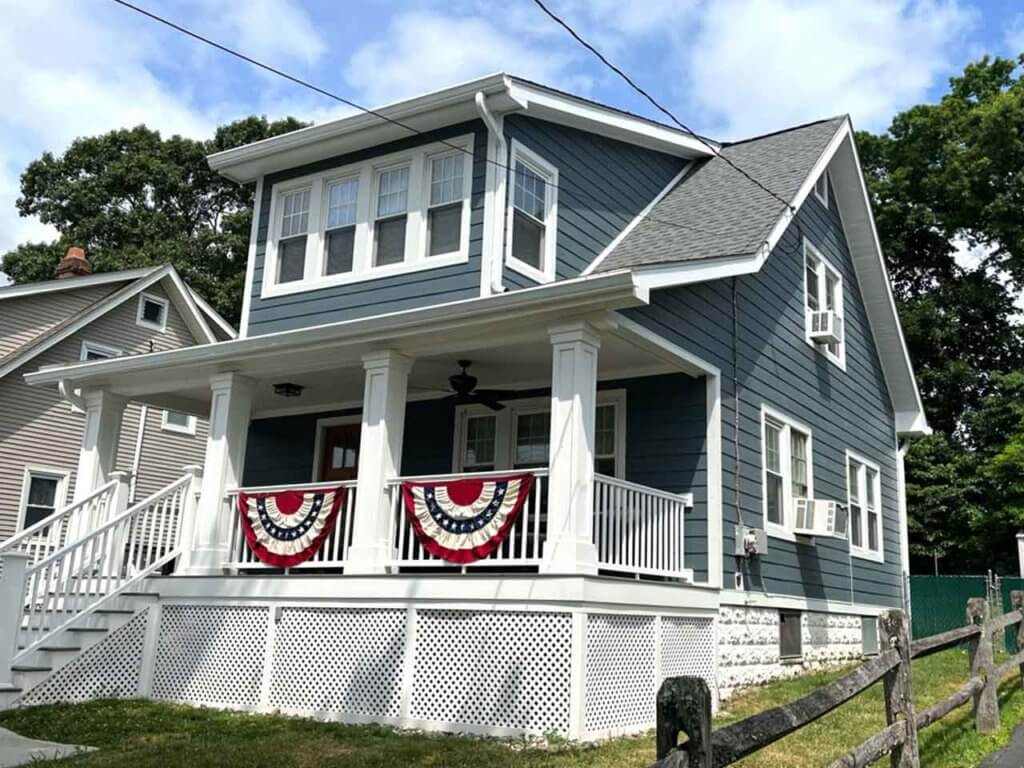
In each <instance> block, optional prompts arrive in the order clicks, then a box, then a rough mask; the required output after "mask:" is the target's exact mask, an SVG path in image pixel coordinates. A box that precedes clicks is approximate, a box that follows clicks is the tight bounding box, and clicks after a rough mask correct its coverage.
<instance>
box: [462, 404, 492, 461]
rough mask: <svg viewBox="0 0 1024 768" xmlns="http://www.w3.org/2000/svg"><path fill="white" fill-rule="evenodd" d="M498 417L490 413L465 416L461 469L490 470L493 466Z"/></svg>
mask: <svg viewBox="0 0 1024 768" xmlns="http://www.w3.org/2000/svg"><path fill="white" fill-rule="evenodd" d="M497 426H498V418H497V416H494V415H492V414H483V415H479V416H467V417H466V423H465V430H466V432H465V437H464V438H463V443H464V445H463V448H462V471H464V472H490V471H491V470H493V469H494V467H495V461H496V454H495V448H496V441H497V434H496V433H497Z"/></svg>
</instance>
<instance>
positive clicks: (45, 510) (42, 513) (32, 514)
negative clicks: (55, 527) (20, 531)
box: [22, 506, 57, 532]
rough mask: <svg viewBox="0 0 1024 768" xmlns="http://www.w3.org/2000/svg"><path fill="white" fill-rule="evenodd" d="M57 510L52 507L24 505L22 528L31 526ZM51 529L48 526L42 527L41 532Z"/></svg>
mask: <svg viewBox="0 0 1024 768" xmlns="http://www.w3.org/2000/svg"><path fill="white" fill-rule="evenodd" d="M56 511H57V510H56V509H54V508H53V507H33V506H26V507H25V523H24V525H23V526H22V527H23V528H31V527H32V526H33V525H35V524H36V523H38V522H39V521H40V520H45V519H46V518H48V517H49V516H50V515H52V514H53V513H54V512H56ZM47 530H51V527H50V526H47V527H46V528H44V529H43V532H45V531H47Z"/></svg>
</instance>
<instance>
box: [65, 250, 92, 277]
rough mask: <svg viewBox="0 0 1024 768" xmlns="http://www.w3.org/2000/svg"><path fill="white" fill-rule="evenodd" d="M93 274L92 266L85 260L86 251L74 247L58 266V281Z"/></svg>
mask: <svg viewBox="0 0 1024 768" xmlns="http://www.w3.org/2000/svg"><path fill="white" fill-rule="evenodd" d="M91 274H92V264H90V263H89V260H88V259H87V258H85V250H84V249H82V248H78V247H76V246H72V247H71V248H68V252H67V254H66V255H65V256H64V258H63V259H61V260H60V264H58V265H57V279H58V280H63V279H64V278H66V277H81V276H83V275H91Z"/></svg>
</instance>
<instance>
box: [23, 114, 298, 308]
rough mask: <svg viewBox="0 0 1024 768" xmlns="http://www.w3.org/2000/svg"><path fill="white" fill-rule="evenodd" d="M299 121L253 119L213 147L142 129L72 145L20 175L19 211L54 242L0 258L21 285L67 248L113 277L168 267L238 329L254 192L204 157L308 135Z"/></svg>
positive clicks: (46, 273) (43, 273)
mask: <svg viewBox="0 0 1024 768" xmlns="http://www.w3.org/2000/svg"><path fill="white" fill-rule="evenodd" d="M303 125H304V124H303V123H301V122H299V121H298V120H295V119H294V118H290V117H289V118H285V119H283V120H277V121H274V122H269V121H268V120H267V119H266V118H265V117H248V118H245V119H242V120H238V121H235V122H233V123H229V124H227V125H223V126H221V127H219V128H218V129H217V131H216V133H215V135H214V137H213V138H212V139H210V140H208V141H195V140H193V139H186V138H182V137H181V136H171V137H170V138H167V139H164V138H162V137H161V135H160V133H159V132H158V131H154V130H151V129H149V128H146V127H145V126H142V125H140V126H137V127H135V128H130V129H121V130H115V131H111V132H109V133H106V134H103V135H101V136H92V137H87V138H80V139H77V140H75V141H74V142H73V143H72V144H71V146H70V147H69V148H68V149H67V151H65V152H64V154H63V155H60V156H55V155H53V154H52V153H50V152H45V153H43V155H42V157H40V158H39V159H38V160H34V161H33V162H32V163H30V164H29V165H28V167H27V168H26V169H25V172H24V173H23V174H22V176H21V197H19V198H18V202H17V205H18V210H19V212H20V213H21V214H22V215H23V216H38V217H39V218H40V220H42V221H43V222H45V223H47V224H51V225H53V226H54V227H55V228H56V229H57V231H58V232H59V233H60V236H59V238H58V239H57V240H55V241H54V242H51V243H26V244H22V245H19V246H18V247H17V248H15V249H14V250H12V251H10V252H8V253H7V254H5V255H4V257H3V271H4V272H6V273H7V275H8V276H9V277H10V278H11V279H13V280H14V281H15V282H16V283H23V282H31V281H35V280H47V279H49V278H51V277H53V271H54V268H55V267H56V265H57V262H58V261H59V260H60V258H61V256H63V254H64V251H65V250H66V249H67V247H68V246H70V245H79V246H82V247H84V248H85V249H86V251H87V253H88V256H89V259H90V261H91V262H92V264H93V269H94V270H95V271H97V272H109V271H114V270H119V269H129V268H132V267H141V266H151V265H157V264H166V263H170V264H173V265H174V266H175V268H176V269H177V270H178V271H179V272H180V273H181V275H182V277H183V279H184V280H185V281H186V282H187V283H188V284H189V285H191V286H192V287H193V288H194V289H195V290H196V291H198V292H199V293H200V294H202V296H203V297H204V298H205V299H206V300H207V301H209V302H210V303H211V304H212V305H213V306H214V307H215V308H216V309H217V310H218V311H219V312H221V314H223V315H224V316H225V317H226V318H228V319H229V320H230V321H232V322H236V323H237V321H238V319H239V317H240V314H241V301H242V289H243V285H244V281H245V265H246V258H247V254H248V242H249V231H250V225H251V221H252V207H253V187H252V186H251V185H249V186H242V185H239V184H235V183H234V182H231V181H228V180H227V179H225V178H223V177H221V176H219V175H218V174H216V173H214V172H213V171H211V170H210V168H209V166H208V165H207V163H206V156H207V155H208V154H210V153H212V152H219V151H222V150H225V149H230V148H231V147H235V146H239V145H241V144H245V143H248V142H251V141H258V140H259V139H264V138H268V137H270V136H276V135H278V134H281V133H286V132H288V131H293V130H296V129H298V128H301V127H303Z"/></svg>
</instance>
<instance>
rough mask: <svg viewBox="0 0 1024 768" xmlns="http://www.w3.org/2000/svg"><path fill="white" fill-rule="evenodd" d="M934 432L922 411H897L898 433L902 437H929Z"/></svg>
mask: <svg viewBox="0 0 1024 768" xmlns="http://www.w3.org/2000/svg"><path fill="white" fill-rule="evenodd" d="M931 433H932V428H931V427H930V426H928V420H927V419H926V418H925V415H924V413H923V412H922V411H897V412H896V434H897V435H899V436H900V437H927V436H928V435H930V434H931Z"/></svg>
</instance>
